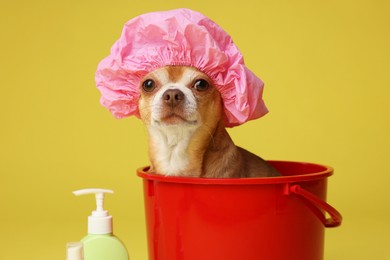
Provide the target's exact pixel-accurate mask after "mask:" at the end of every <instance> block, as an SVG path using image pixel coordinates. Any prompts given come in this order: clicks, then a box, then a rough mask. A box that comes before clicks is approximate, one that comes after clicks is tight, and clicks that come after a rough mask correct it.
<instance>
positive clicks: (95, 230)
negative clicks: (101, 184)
mask: <svg viewBox="0 0 390 260" xmlns="http://www.w3.org/2000/svg"><path fill="white" fill-rule="evenodd" d="M105 193H114V192H113V191H112V190H106V189H83V190H76V191H74V192H73V194H74V195H76V196H80V195H86V194H95V198H96V210H94V211H92V214H91V215H90V216H89V217H88V233H89V234H111V233H112V216H111V215H109V214H108V211H107V210H104V194H105Z"/></svg>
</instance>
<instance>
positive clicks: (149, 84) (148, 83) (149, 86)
mask: <svg viewBox="0 0 390 260" xmlns="http://www.w3.org/2000/svg"><path fill="white" fill-rule="evenodd" d="M155 88H156V83H155V82H154V81H153V80H151V79H147V80H145V81H144V83H142V89H143V90H145V91H146V92H152V91H153V90H154V89H155Z"/></svg>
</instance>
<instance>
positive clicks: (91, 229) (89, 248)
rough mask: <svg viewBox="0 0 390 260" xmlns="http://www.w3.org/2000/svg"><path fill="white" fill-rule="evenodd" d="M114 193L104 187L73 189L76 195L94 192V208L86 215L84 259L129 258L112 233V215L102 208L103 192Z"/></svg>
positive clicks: (121, 244) (116, 259) (110, 259)
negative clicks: (86, 229) (86, 232)
mask: <svg viewBox="0 0 390 260" xmlns="http://www.w3.org/2000/svg"><path fill="white" fill-rule="evenodd" d="M106 193H114V192H113V191H112V190H106V189H83V190H77V191H74V192H73V194H74V195H76V196H80V195H86V194H95V198H96V210H94V211H92V214H91V215H90V216H89V217H88V235H87V236H85V237H84V238H83V239H82V240H81V242H82V243H83V245H84V259H85V260H114V259H115V260H129V255H128V253H127V250H126V247H125V246H124V245H123V243H122V242H121V241H120V240H119V239H118V238H117V237H116V236H114V234H113V228H112V216H111V215H109V214H108V211H107V210H104V194H106Z"/></svg>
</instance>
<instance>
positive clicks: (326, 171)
mask: <svg viewBox="0 0 390 260" xmlns="http://www.w3.org/2000/svg"><path fill="white" fill-rule="evenodd" d="M267 162H268V163H270V164H271V165H273V166H274V167H275V166H277V165H278V164H284V165H287V164H289V165H295V166H306V167H312V168H317V169H318V170H317V171H315V172H311V173H305V174H296V175H289V176H277V177H256V178H199V177H183V176H165V175H160V174H154V173H148V172H147V171H148V170H149V168H150V166H146V167H141V168H138V169H137V175H138V176H139V177H141V178H142V179H144V180H150V181H158V182H166V183H176V184H208V185H257V184H284V183H297V182H306V181H314V180H321V179H325V178H327V177H329V176H331V175H333V168H332V167H330V166H326V165H322V164H317V163H310V162H298V161H281V160H267ZM276 168H277V167H276Z"/></svg>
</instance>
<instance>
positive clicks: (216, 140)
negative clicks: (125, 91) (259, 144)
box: [139, 66, 279, 178]
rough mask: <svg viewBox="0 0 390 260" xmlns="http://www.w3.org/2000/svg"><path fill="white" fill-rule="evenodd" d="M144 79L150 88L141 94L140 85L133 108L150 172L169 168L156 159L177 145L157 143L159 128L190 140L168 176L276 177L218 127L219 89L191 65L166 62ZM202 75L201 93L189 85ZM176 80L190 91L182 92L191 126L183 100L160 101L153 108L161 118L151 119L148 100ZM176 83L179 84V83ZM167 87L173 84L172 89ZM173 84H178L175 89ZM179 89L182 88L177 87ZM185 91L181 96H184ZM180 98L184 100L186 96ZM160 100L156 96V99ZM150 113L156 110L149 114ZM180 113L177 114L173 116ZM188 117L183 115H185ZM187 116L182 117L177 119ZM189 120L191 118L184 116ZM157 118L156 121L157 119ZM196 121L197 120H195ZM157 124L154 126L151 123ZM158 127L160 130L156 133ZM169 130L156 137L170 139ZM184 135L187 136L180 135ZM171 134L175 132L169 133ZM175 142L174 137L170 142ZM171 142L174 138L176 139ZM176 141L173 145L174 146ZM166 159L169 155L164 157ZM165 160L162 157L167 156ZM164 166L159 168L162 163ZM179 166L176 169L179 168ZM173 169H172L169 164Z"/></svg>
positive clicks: (220, 119)
mask: <svg viewBox="0 0 390 260" xmlns="http://www.w3.org/2000/svg"><path fill="white" fill-rule="evenodd" d="M147 79H151V80H154V82H155V83H156V87H155V89H154V90H153V91H152V92H145V91H143V90H142V85H141V86H140V88H141V91H140V92H141V98H140V103H139V110H140V114H141V119H142V120H143V122H144V124H145V125H146V127H147V128H148V130H149V139H150V140H149V157H150V160H151V164H152V168H151V171H153V172H155V173H158V174H166V173H165V172H164V170H163V169H164V167H168V168H169V163H168V166H166V165H167V163H166V161H164V160H161V157H162V155H161V153H162V152H163V151H168V152H172V151H174V150H175V149H177V147H175V145H172V147H168V148H166V147H161V142H160V141H161V140H160V139H158V138H160V137H157V136H159V134H157V135H156V134H155V133H156V130H155V129H159V130H158V131H157V133H160V132H164V133H165V129H166V130H167V131H168V132H169V133H170V131H172V133H176V130H177V131H178V133H179V134H180V133H182V130H181V129H183V132H185V131H188V132H189V134H188V135H189V136H190V139H189V141H188V143H186V147H185V149H184V150H183V151H182V153H184V154H181V155H180V156H181V157H180V158H182V159H183V158H184V159H183V162H184V161H188V163H185V164H184V166H181V165H180V163H181V162H178V161H177V160H176V161H175V160H173V162H171V163H173V164H176V163H177V164H178V166H177V168H178V169H179V170H178V171H177V172H174V174H173V175H178V176H192V177H207V178H231V177H259V176H278V175H279V173H278V172H277V171H276V170H275V169H273V168H272V167H271V166H270V165H269V164H268V163H266V162H265V161H264V160H263V159H261V158H259V157H257V156H256V155H254V154H252V153H250V152H248V151H246V150H244V149H242V148H240V147H237V146H236V145H234V143H233V141H232V139H231V138H230V136H229V134H228V133H227V131H226V129H225V127H224V117H223V102H222V99H221V96H220V93H219V92H218V91H217V90H216V89H215V88H214V87H213V86H212V82H211V80H210V79H209V78H208V77H207V75H205V74H203V73H202V72H200V71H198V70H197V69H195V68H190V67H183V66H167V67H164V68H160V69H158V70H156V71H153V72H151V73H149V74H148V75H146V76H145V78H144V80H143V81H141V84H142V82H144V81H145V80H147ZM199 79H204V80H206V81H207V82H209V84H210V85H211V86H210V88H209V89H208V90H207V91H201V92H200V91H197V90H196V89H194V87H193V84H194V83H195V81H196V80H199ZM170 84H171V85H172V86H175V84H176V85H178V84H185V87H186V88H188V89H190V90H191V91H192V92H189V91H188V90H185V91H186V93H187V92H188V93H192V95H193V96H194V99H195V100H196V113H195V114H196V120H194V122H195V123H194V125H195V124H196V125H195V126H194V127H193V126H192V125H191V124H189V123H188V122H192V121H191V120H193V117H194V116H193V115H187V114H186V107H185V106H184V101H180V102H178V104H177V105H176V106H175V107H173V106H168V105H164V102H161V104H163V105H160V106H161V107H159V108H158V109H159V110H158V112H160V113H161V115H162V116H161V117H160V118H158V120H156V121H159V122H158V123H155V122H153V119H152V118H151V114H152V110H153V109H155V110H156V108H153V105H152V104H153V102H155V103H156V100H155V96H156V95H158V94H157V93H158V92H159V91H161V92H160V94H159V95H161V94H162V93H163V92H164V91H165V88H170ZM180 87H181V85H180ZM172 88H173V87H172ZM177 88H179V87H177ZM181 88H183V87H181ZM188 93H187V94H188ZM185 98H188V97H187V96H186V97H185ZM157 101H160V100H157ZM155 113H156V112H155ZM171 114H174V115H175V116H174V117H173V119H171V118H168V117H166V115H171ZM179 116H180V117H179ZM187 117H188V118H187ZM181 118H184V120H187V119H188V122H187V121H183V120H182V119H181ZM189 119H191V120H189ZM160 121H161V122H160ZM200 122H201V123H200ZM156 124H157V126H155V125H156ZM159 131H160V132H159ZM169 135H170V134H167V136H166V135H162V136H163V137H162V138H168V139H169V138H170V137H169ZM184 136H187V135H186V134H184ZM171 137H172V138H176V136H171ZM176 141H177V140H176ZM177 142H180V140H178V141H177ZM179 145H181V144H176V146H179ZM169 158H171V157H169ZM169 158H168V159H169ZM164 165H165V166H164ZM180 167H182V168H180ZM174 168H175V167H174Z"/></svg>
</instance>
